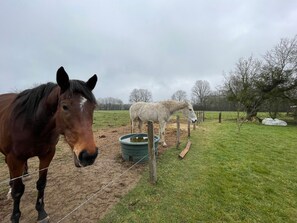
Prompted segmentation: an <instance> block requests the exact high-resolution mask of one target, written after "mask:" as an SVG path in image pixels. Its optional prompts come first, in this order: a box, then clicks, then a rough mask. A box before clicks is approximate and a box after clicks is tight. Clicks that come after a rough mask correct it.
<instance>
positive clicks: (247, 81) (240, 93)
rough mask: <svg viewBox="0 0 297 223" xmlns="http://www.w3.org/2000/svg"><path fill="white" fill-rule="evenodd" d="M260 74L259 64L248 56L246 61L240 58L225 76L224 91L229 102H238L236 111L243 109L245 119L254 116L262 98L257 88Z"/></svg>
mask: <svg viewBox="0 0 297 223" xmlns="http://www.w3.org/2000/svg"><path fill="white" fill-rule="evenodd" d="M260 73H261V63H260V61H258V60H257V59H255V58H253V56H250V57H249V58H248V59H244V58H240V59H239V60H238V62H237V63H236V65H235V69H234V70H232V71H230V73H229V76H226V77H225V79H226V81H225V85H224V89H225V91H226V94H227V97H228V99H229V100H231V101H234V102H238V109H239V107H240V108H242V107H243V108H244V110H245V111H246V112H247V118H248V119H250V118H251V117H252V116H256V115H257V112H258V109H259V107H260V105H261V104H262V102H263V100H264V97H263V94H261V90H260V89H259V88H257V84H256V83H257V80H258V78H259V75H260Z"/></svg>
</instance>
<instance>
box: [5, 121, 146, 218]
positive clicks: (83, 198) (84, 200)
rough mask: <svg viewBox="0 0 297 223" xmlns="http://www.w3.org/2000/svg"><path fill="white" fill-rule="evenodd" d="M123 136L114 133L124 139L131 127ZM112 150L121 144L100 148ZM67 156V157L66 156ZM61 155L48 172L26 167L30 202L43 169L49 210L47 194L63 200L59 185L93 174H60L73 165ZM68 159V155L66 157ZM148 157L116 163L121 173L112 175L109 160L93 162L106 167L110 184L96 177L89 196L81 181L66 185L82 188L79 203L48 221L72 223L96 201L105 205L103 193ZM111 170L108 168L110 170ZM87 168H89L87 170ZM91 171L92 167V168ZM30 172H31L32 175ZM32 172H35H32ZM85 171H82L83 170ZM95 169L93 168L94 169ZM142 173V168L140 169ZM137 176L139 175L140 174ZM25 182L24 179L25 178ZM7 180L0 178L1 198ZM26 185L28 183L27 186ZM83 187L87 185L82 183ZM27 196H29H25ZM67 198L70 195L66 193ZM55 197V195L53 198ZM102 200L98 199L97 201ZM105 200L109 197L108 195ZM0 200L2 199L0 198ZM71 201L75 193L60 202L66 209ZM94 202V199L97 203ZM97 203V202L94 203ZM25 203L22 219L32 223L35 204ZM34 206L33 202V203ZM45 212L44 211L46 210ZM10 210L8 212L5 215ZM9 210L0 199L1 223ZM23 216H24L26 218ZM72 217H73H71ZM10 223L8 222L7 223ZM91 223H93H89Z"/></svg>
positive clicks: (22, 207) (96, 171)
mask: <svg viewBox="0 0 297 223" xmlns="http://www.w3.org/2000/svg"><path fill="white" fill-rule="evenodd" d="M122 130H123V131H122V132H117V139H118V137H119V136H120V135H124V134H127V133H129V132H130V126H128V127H127V128H122ZM61 146H63V145H59V144H58V147H61ZM114 147H120V144H119V142H118V140H114V142H112V143H110V142H109V143H108V144H105V145H104V147H103V148H101V149H102V150H104V149H105V150H107V149H108V148H114ZM69 154H70V153H69ZM64 155H65V154H64V153H62V155H61V154H59V151H57V154H56V156H55V158H54V160H53V161H52V163H51V165H50V166H49V167H48V168H44V169H42V170H37V169H38V164H37V163H38V162H35V163H34V166H30V165H31V164H30V163H29V164H30V165H29V170H30V173H29V177H30V180H29V181H27V180H25V185H26V190H25V193H27V197H28V196H30V199H34V197H35V199H36V188H35V186H34V183H35V182H36V181H37V179H38V173H39V171H43V170H45V169H48V170H49V174H48V182H47V187H46V192H45V196H46V201H45V204H46V206H49V205H48V203H47V202H48V200H49V199H50V198H48V199H47V197H50V196H51V194H49V191H50V192H55V191H56V190H61V194H62V196H63V190H65V188H64V187H65V186H66V187H67V185H62V183H61V182H65V179H70V180H71V179H75V178H79V177H81V175H82V174H84V173H85V174H89V173H88V171H93V170H92V169H91V168H89V169H87V170H77V172H78V174H76V175H75V176H72V175H71V174H73V172H72V171H69V172H67V171H66V172H65V171H64V172H60V169H61V166H65V165H66V166H67V167H68V166H69V168H71V165H73V162H69V159H71V158H70V156H71V155H69V157H68V158H66V159H65V157H64ZM67 156H68V155H67ZM147 156H148V155H145V156H143V157H142V158H141V159H140V160H138V161H137V162H136V163H133V164H131V163H130V164H127V162H126V164H125V165H123V164H122V163H118V164H119V166H121V168H118V169H120V170H121V172H117V173H114V170H113V168H114V167H113V166H112V165H115V164H114V163H115V162H117V161H115V160H114V159H109V158H107V157H106V158H104V159H99V160H98V159H97V160H96V162H95V163H94V165H95V166H96V163H97V162H101V163H106V165H105V164H104V166H105V169H104V172H105V173H110V176H109V180H108V181H106V179H105V181H104V182H101V180H102V179H101V178H100V176H99V177H98V179H92V180H94V181H95V183H94V182H93V184H95V185H96V184H98V185H99V186H98V187H97V186H95V187H94V188H93V190H92V192H89V187H85V188H84V185H85V184H82V182H81V181H79V180H77V179H75V180H77V181H78V182H79V183H78V185H77V184H75V183H73V182H68V183H69V184H71V185H74V186H78V187H81V189H80V193H81V194H80V195H79V196H78V197H79V199H77V198H75V199H77V202H76V203H75V205H73V202H72V204H71V205H69V207H67V210H66V211H65V210H64V209H63V210H59V209H57V210H54V211H51V213H50V217H51V222H75V218H73V216H74V215H79V216H80V217H81V216H82V215H81V214H79V212H80V209H82V207H84V206H86V205H88V204H90V203H92V202H93V204H95V205H96V206H98V205H99V206H100V204H98V200H99V202H100V201H101V200H102V202H103V203H104V202H105V201H104V199H101V197H104V195H100V194H102V193H105V192H106V191H108V188H111V187H112V185H113V184H115V183H116V182H117V181H121V178H122V177H123V176H124V175H128V173H129V172H131V170H132V169H133V168H134V169H135V168H136V166H137V165H138V164H139V163H140V162H141V161H142V160H143V159H145V158H146V157H147ZM109 167H110V168H109ZM87 168H88V167H87ZM92 168H93V167H92ZM32 169H33V171H32ZM34 169H35V170H34ZM83 169H85V168H83ZM93 169H94V168H93ZM142 170H143V168H142ZM52 172H55V173H56V174H55V178H53V177H52V174H51V173H52ZM101 173H102V170H101ZM97 174H98V170H94V176H96V175H97ZM139 175H140V174H139ZM21 177H23V176H20V177H17V178H14V179H11V180H16V179H19V178H21ZM24 179H26V178H24ZM9 181H10V179H9V177H8V175H7V176H6V178H5V177H4V178H0V195H1V193H2V194H3V193H5V192H4V191H8V189H9V185H8V184H9ZM26 181H27V182H26ZM84 183H86V182H84ZM28 194H29V195H28ZM68 194H69V193H68ZM52 196H54V194H53V195H52ZM55 196H59V195H55ZM100 196H101V197H100ZM107 196H110V194H109V195H107ZM2 197H3V195H2ZM71 197H73V198H74V197H77V194H76V192H74V193H73V194H72V195H68V198H65V201H64V197H61V201H62V199H63V202H65V205H66V206H67V205H68V204H67V201H66V200H67V199H68V200H71ZM96 198H97V199H96ZM94 200H96V201H94ZM25 202H28V201H25V200H24V198H22V201H21V211H22V213H23V214H22V216H23V217H25V218H26V219H28V220H30V221H32V220H35V218H36V216H37V212H36V211H35V207H34V206H33V205H34V204H32V205H29V204H24V203H25ZM33 203H34V202H33ZM1 205H7V206H9V207H6V209H5V210H6V212H5V216H4V213H1V212H2V211H3V212H4V211H5V210H4V208H2V207H1ZM46 209H47V208H46ZM7 210H9V211H7ZM11 210H12V202H11V203H10V204H9V203H8V202H3V198H2V201H1V197H0V222H5V221H6V220H8V219H10V215H11ZM52 212H58V214H55V215H53V214H52ZM25 215H26V216H25ZM71 216H72V217H71ZM99 218H100V215H98V217H97V220H98V219H99ZM8 222H9V220H8ZM77 222H81V219H78V221H77ZM90 222H92V221H90Z"/></svg>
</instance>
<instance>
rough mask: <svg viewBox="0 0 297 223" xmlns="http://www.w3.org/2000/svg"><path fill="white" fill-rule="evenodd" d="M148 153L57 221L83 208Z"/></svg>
mask: <svg viewBox="0 0 297 223" xmlns="http://www.w3.org/2000/svg"><path fill="white" fill-rule="evenodd" d="M147 156H148V155H145V156H143V157H142V158H141V159H140V160H138V161H137V162H136V163H134V164H133V165H132V166H131V167H129V168H128V169H127V170H125V171H124V172H123V173H121V174H120V175H119V176H117V177H116V178H114V179H113V180H111V181H110V182H109V183H108V184H106V185H105V186H103V187H101V188H100V189H99V190H97V191H95V192H94V193H93V194H92V195H91V196H90V197H89V198H88V199H86V200H85V201H84V202H82V203H81V204H80V205H78V206H77V207H75V208H74V209H73V210H72V211H70V212H69V213H68V214H67V215H65V216H64V217H63V218H61V219H60V220H59V221H57V223H60V222H62V221H64V220H65V219H66V218H68V217H69V216H70V215H71V214H73V213H74V212H75V211H76V210H78V209H79V208H81V207H82V206H83V205H85V204H86V203H88V202H89V201H90V200H91V199H92V198H94V197H95V196H96V195H97V194H98V193H99V192H101V191H102V190H103V189H105V188H107V187H108V186H110V185H111V184H112V183H114V182H115V181H116V180H117V179H119V178H120V177H121V176H123V175H124V174H125V173H127V172H128V171H129V170H131V169H132V168H133V167H134V166H136V165H137V164H138V163H140V162H141V161H142V160H143V159H144V158H146V157H147Z"/></svg>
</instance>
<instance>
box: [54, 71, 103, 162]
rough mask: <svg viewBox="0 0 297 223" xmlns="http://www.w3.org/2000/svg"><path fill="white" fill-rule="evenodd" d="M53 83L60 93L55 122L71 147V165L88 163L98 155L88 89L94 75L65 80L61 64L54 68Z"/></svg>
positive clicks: (91, 86)
mask: <svg viewBox="0 0 297 223" xmlns="http://www.w3.org/2000/svg"><path fill="white" fill-rule="evenodd" d="M57 83H58V85H59V87H60V95H59V103H58V110H57V113H56V124H57V126H58V128H59V130H60V133H61V134H63V135H64V136H65V140H66V141H67V143H68V144H69V145H70V147H71V149H72V150H73V153H74V163H75V166H77V167H82V166H87V165H91V164H93V163H94V161H95V159H96V157H97V155H98V148H97V147H96V145H95V142H94V137H93V131H92V124H93V112H94V109H95V106H96V99H95V97H94V95H93V93H92V90H93V89H94V87H95V85H96V83H97V76H96V75H94V76H92V77H91V78H90V79H89V80H88V81H87V82H83V81H79V80H69V77H68V75H67V73H66V72H65V70H64V68H63V67H61V68H59V69H58V71H57Z"/></svg>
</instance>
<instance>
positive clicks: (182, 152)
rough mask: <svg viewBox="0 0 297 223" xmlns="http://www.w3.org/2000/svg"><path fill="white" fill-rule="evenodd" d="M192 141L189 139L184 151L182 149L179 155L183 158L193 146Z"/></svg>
mask: <svg viewBox="0 0 297 223" xmlns="http://www.w3.org/2000/svg"><path fill="white" fill-rule="evenodd" d="M191 144H192V143H191V141H190V140H189V141H188V143H187V145H186V147H185V148H184V150H183V151H181V153H180V154H179V155H178V156H179V157H180V158H181V159H183V158H184V157H185V155H186V154H187V153H188V152H189V150H190V147H191Z"/></svg>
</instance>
